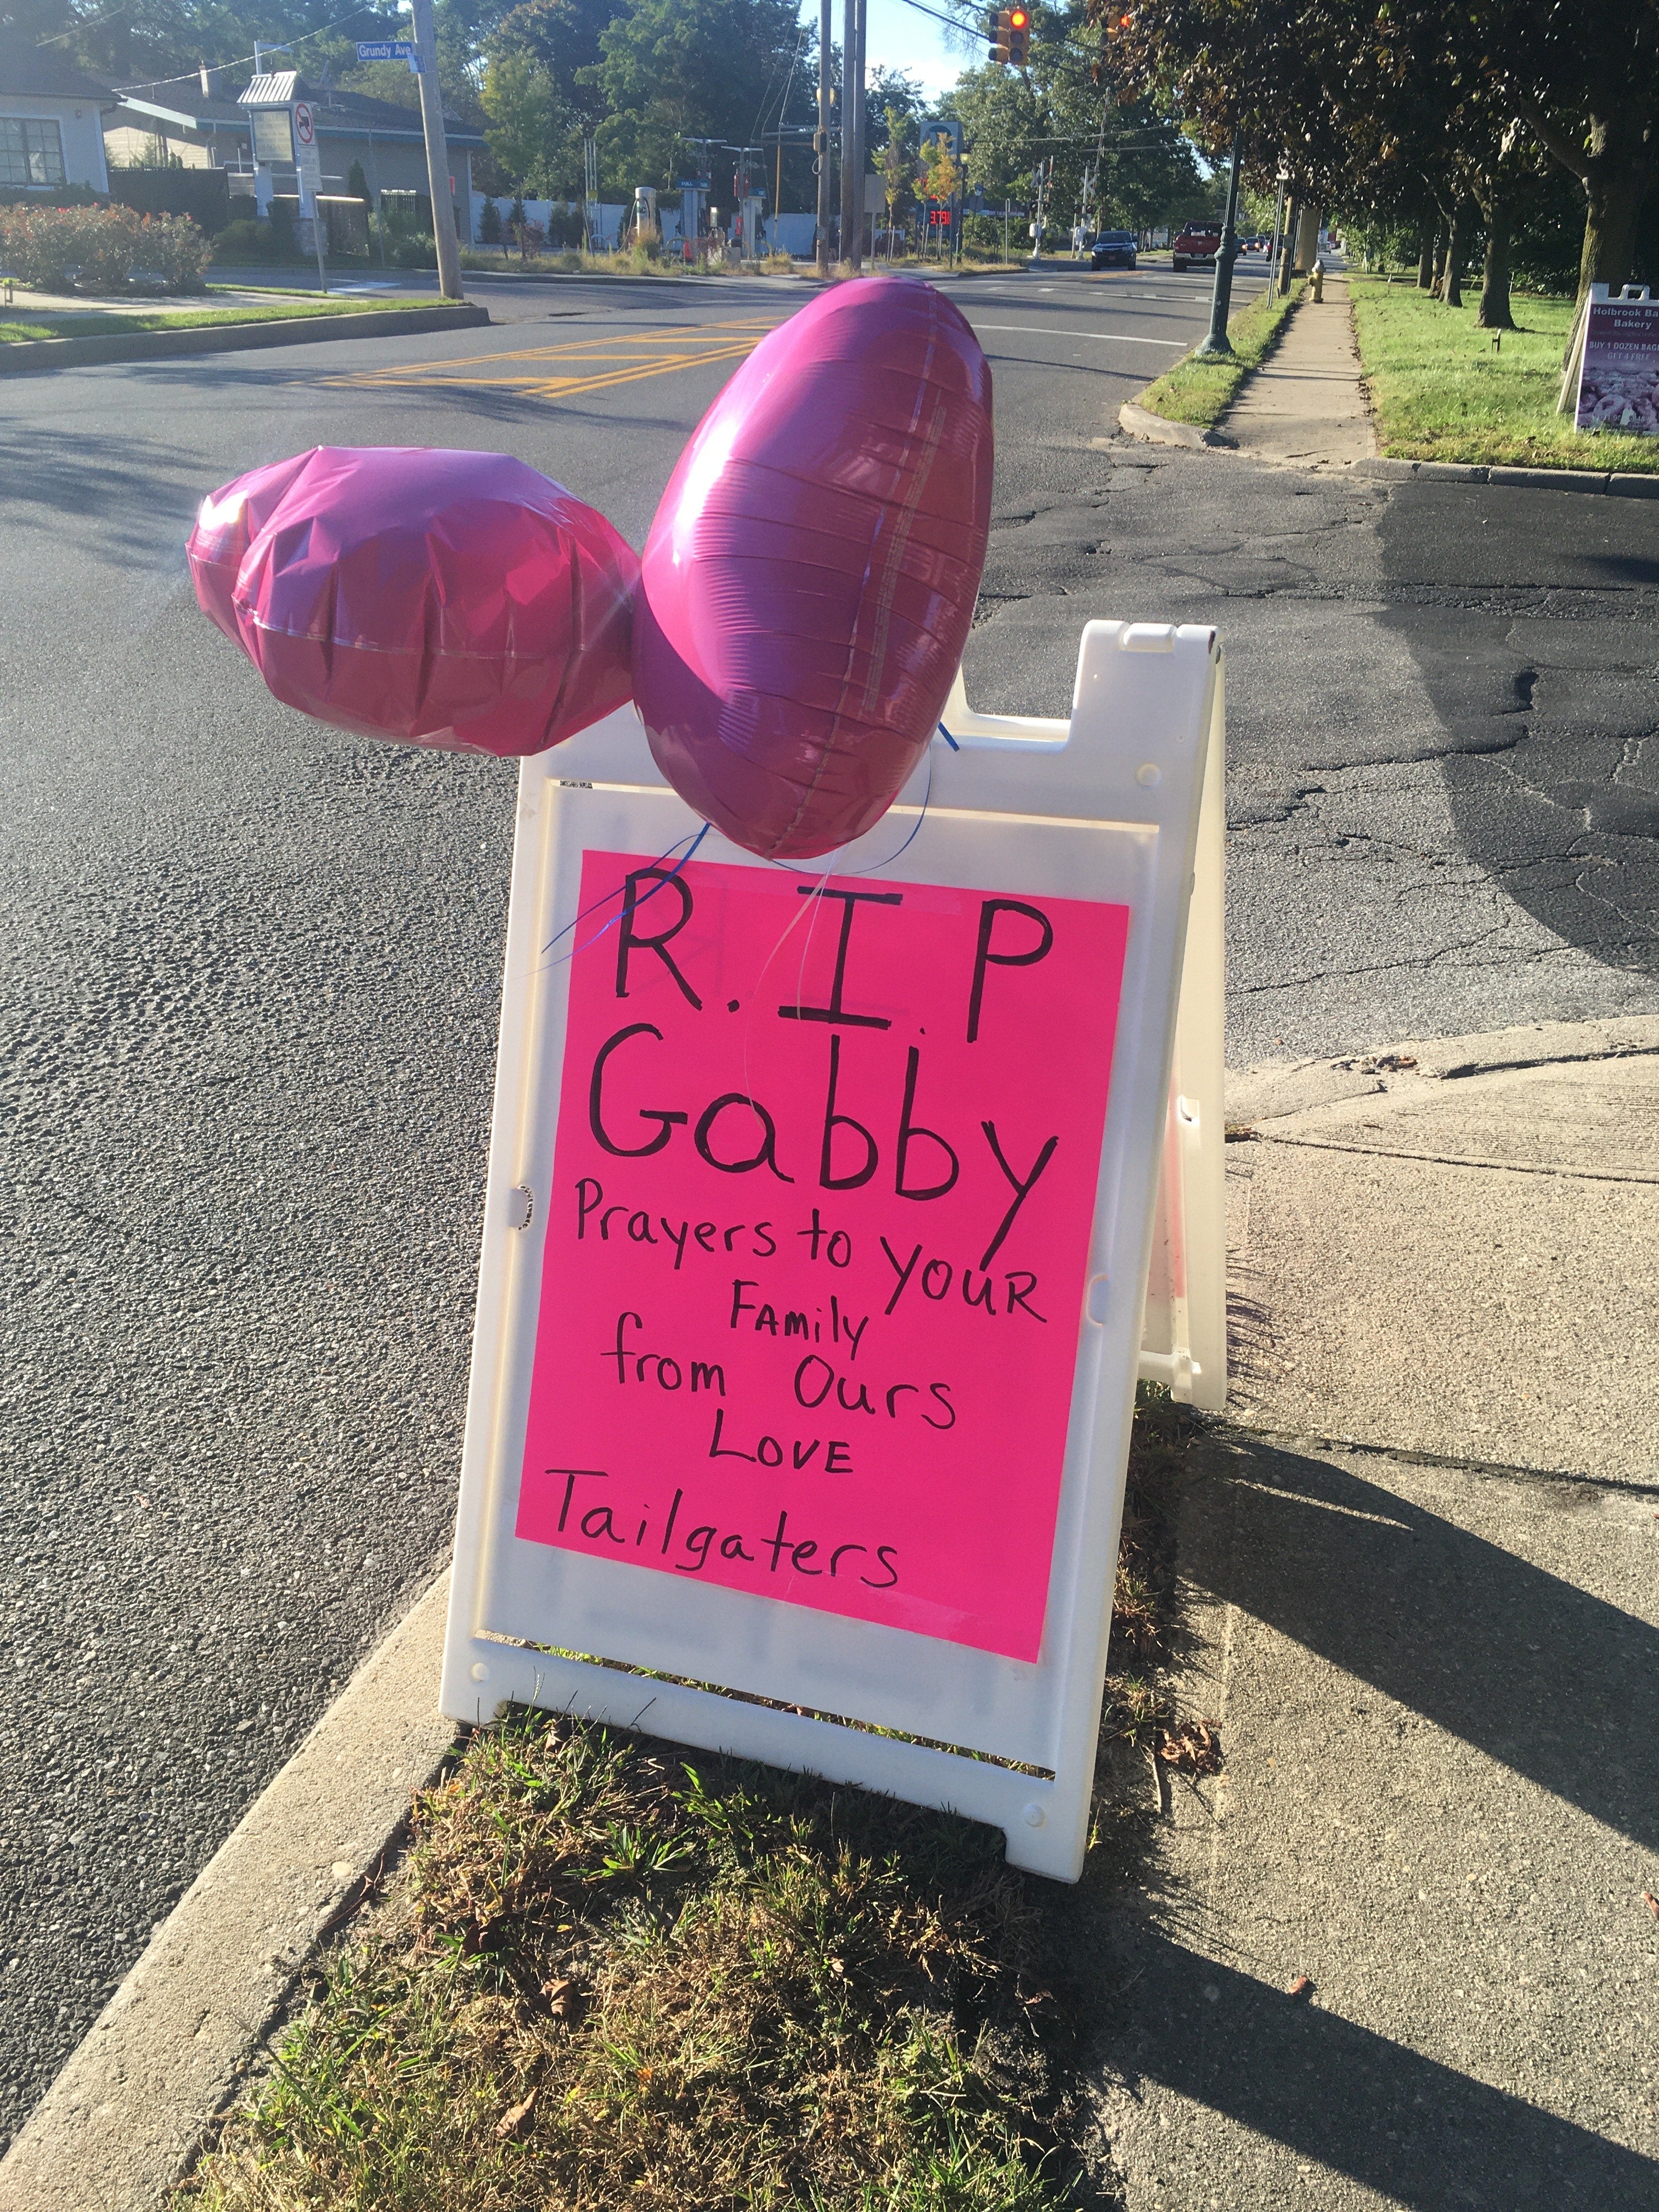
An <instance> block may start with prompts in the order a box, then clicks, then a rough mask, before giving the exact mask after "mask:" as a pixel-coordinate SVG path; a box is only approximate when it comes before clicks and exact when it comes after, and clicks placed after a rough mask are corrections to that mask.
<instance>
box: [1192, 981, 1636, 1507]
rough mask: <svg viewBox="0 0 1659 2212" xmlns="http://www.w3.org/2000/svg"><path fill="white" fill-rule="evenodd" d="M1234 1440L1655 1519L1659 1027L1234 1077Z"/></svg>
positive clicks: (1461, 1040) (1500, 1035) (1436, 1045)
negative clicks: (1534, 1485)
mask: <svg viewBox="0 0 1659 2212" xmlns="http://www.w3.org/2000/svg"><path fill="white" fill-rule="evenodd" d="M1227 1124H1228V1129H1227V1134H1228V1145H1227V1187H1228V1214H1229V1237H1228V1249H1229V1257H1228V1282H1229V1341H1230V1360H1229V1367H1230V1375H1229V1383H1230V1389H1229V1396H1228V1407H1227V1411H1228V1416H1229V1418H1230V1419H1231V1420H1232V1421H1233V1422H1234V1423H1235V1424H1236V1425H1237V1426H1239V1427H1240V1428H1243V1429H1260V1430H1264V1431H1273V1432H1274V1433H1275V1434H1279V1435H1282V1436H1286V1437H1304V1438H1324V1439H1326V1440H1328V1441H1334V1442H1342V1443H1347V1444H1353V1445H1360V1446H1364V1447H1365V1448H1367V1449H1373V1450H1386V1451H1389V1452H1391V1453H1394V1454H1395V1455H1407V1456H1408V1457H1413V1458H1423V1457H1429V1458H1433V1459H1435V1460H1436V1461H1444V1462H1447V1463H1448V1464H1452V1465H1471V1466H1472V1465H1474V1464H1476V1463H1479V1464H1481V1465H1484V1466H1487V1467H1503V1468H1510V1469H1516V1470H1524V1471H1526V1472H1527V1473H1528V1474H1533V1475H1536V1476H1545V1477H1551V1478H1554V1479H1565V1480H1569V1481H1577V1482H1589V1483H1590V1484H1593V1485H1595V1486H1597V1487H1598V1489H1600V1490H1602V1491H1606V1492H1609V1493H1611V1492H1614V1491H1620V1492H1628V1491H1632V1490H1634V1491H1639V1492H1651V1493H1652V1494H1654V1495H1656V1496H1659V1450H1656V1447H1655V1444H1654V1441H1653V1440H1654V1438H1655V1437H1656V1436H1659V1322H1656V1319H1655V1314H1656V1308H1655V1304H1654V1300H1653V1296H1652V1285H1653V1279H1654V1255H1655V1254H1656V1253H1659V1017H1656V1016H1652V1015H1639V1016H1637V1015H1632V1016H1625V1017H1615V1018H1612V1019H1610V1020H1601V1021H1593V1022H1551V1023H1540V1024H1533V1025H1529V1026H1528V1027H1526V1028H1516V1029H1511V1030H1496V1031H1492V1032H1488V1033H1486V1034H1477V1035H1475V1036H1464V1037H1446V1038H1436V1039H1430V1040H1427V1041H1425V1042H1423V1043H1420V1044H1417V1045H1412V1044H1401V1045H1396V1046H1395V1047H1393V1048H1391V1049H1389V1050H1388V1051H1382V1052H1376V1053H1368V1054H1353V1055H1352V1056H1351V1057H1345V1058H1342V1059H1339V1060H1323V1061H1298V1062H1286V1063H1283V1064H1281V1065H1279V1066H1267V1067H1259V1068H1255V1069H1249V1070H1241V1071H1239V1072H1238V1073H1237V1074H1236V1075H1235V1076H1234V1077H1233V1078H1232V1079H1231V1080H1230V1082H1229V1085H1228V1096H1227Z"/></svg>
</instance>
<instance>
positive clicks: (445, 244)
mask: <svg viewBox="0 0 1659 2212" xmlns="http://www.w3.org/2000/svg"><path fill="white" fill-rule="evenodd" d="M409 12H410V15H412V16H413V17H414V18H415V49H416V56H417V58H418V59H419V61H420V64H421V129H422V132H423V133H424V134H425V137H426V176H427V182H428V185H430V187H431V191H432V235H433V239H434V240H435V243H436V246H437V248H438V289H439V290H440V291H441V293H442V294H443V295H444V297H445V299H446V300H460V299H464V298H465V293H464V292H463V291H462V290H461V254H460V248H459V246H458V245H457V244H456V241H455V201H454V196H453V193H452V192H451V191H450V189H449V147H448V145H447V142H446V140H445V137H444V103H443V94H441V92H440V91H439V89H438V34H437V32H436V30H435V27H434V25H433V21H432V0H409Z"/></svg>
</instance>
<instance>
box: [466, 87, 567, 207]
mask: <svg viewBox="0 0 1659 2212" xmlns="http://www.w3.org/2000/svg"><path fill="white" fill-rule="evenodd" d="M483 106H484V113H485V114H486V115H487V116H488V117H489V123H488V125H486V127H485V131H484V137H485V139H486V141H487V142H488V144H489V150H490V152H491V153H492V154H493V155H495V159H496V161H499V162H500V164H501V170H502V173H503V174H505V175H506V176H507V177H509V178H511V179H512V180H513V184H514V185H517V186H518V187H519V188H520V191H522V190H523V188H524V187H525V186H526V185H529V186H530V187H531V190H532V192H533V193H534V194H535V195H536V196H537V197H543V196H549V197H550V195H551V193H552V191H553V190H554V185H553V177H552V173H553V171H554V170H555V168H556V167H557V165H558V153H559V137H560V133H559V102H558V94H557V92H556V89H555V88H554V84H553V80H552V78H551V77H550V76H549V75H548V73H547V71H546V70H544V68H542V67H541V65H540V64H539V63H537V62H533V61H532V60H530V59H529V58H528V57H527V56H526V55H525V54H522V53H504V54H498V55H497V56H496V57H495V59H494V60H493V61H491V62H490V64H489V67H488V68H487V69H486V70H485V71H484V86H483Z"/></svg>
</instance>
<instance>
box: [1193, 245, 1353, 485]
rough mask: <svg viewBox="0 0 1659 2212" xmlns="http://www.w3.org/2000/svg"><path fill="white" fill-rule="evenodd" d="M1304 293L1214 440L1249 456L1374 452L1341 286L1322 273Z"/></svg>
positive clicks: (1324, 457) (1315, 460) (1349, 460)
mask: <svg viewBox="0 0 1659 2212" xmlns="http://www.w3.org/2000/svg"><path fill="white" fill-rule="evenodd" d="M1324 291H1325V296H1324V298H1323V299H1322V300H1321V301H1316V300H1314V298H1313V297H1312V295H1309V296H1307V297H1306V298H1304V300H1303V301H1302V303H1301V304H1300V306H1299V307H1297V308H1296V310H1295V311H1294V313H1292V314H1291V317H1290V319H1289V320H1288V321H1287V323H1286V324H1285V330H1284V335H1283V336H1282V337H1280V339H1279V343H1278V345H1277V346H1275V348H1274V349H1273V352H1272V353H1271V354H1270V355H1269V356H1268V357H1267V361H1266V362H1264V363H1263V364H1262V366H1261V368H1259V369H1258V370H1257V371H1256V372H1255V375H1254V376H1250V377H1247V378H1246V379H1245V381H1244V384H1243V387H1242V388H1241V390H1240V392H1239V394H1238V397H1237V399H1235V400H1234V402H1233V404H1232V405H1231V407H1230V408H1229V409H1228V410H1227V412H1226V413H1225V415H1224V416H1222V418H1221V420H1220V422H1218V424H1217V425H1216V441H1217V442H1218V444H1221V445H1226V446H1235V447H1237V449H1238V450H1239V452H1240V453H1246V454H1248V455H1249V457H1250V459H1252V460H1257V461H1280V462H1292V463H1295V464H1296V465H1298V466H1301V467H1307V466H1310V465H1324V466H1328V467H1333V468H1347V467H1351V466H1352V464H1353V463H1354V462H1355V461H1362V460H1370V459H1371V458H1372V457H1373V456H1374V455H1375V453H1376V438H1375V436H1374V435H1373V434H1372V430H1371V417H1370V408H1369V407H1368V406H1367V405H1366V404H1365V394H1364V387H1363V386H1362V385H1361V382H1360V373H1359V355H1358V349H1357V348H1356V347H1355V345H1354V341H1353V317H1352V311H1351V309H1350V307H1349V304H1348V287H1347V284H1346V282H1345V280H1344V279H1343V278H1341V277H1340V276H1329V275H1328V276H1326V278H1325V284H1324Z"/></svg>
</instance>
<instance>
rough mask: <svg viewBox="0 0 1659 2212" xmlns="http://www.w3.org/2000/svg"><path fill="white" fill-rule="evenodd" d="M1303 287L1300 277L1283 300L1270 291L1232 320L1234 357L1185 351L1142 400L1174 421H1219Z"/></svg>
mask: <svg viewBox="0 0 1659 2212" xmlns="http://www.w3.org/2000/svg"><path fill="white" fill-rule="evenodd" d="M1302 292H1303V287H1302V285H1301V284H1300V283H1297V284H1293V285H1292V286H1291V289H1290V293H1289V295H1288V296H1287V297H1285V299H1282V300H1280V299H1276V298H1274V297H1273V295H1271V294H1269V293H1265V292H1264V293H1263V294H1262V295H1261V298H1260V299H1259V300H1256V301H1254V302H1253V303H1252V304H1251V305H1250V306H1249V307H1243V308H1241V309H1240V310H1239V312H1238V313H1237V314H1236V315H1235V316H1234V317H1233V318H1232V319H1231V322H1229V324H1228V325H1227V337H1228V342H1229V343H1231V347H1232V349H1233V357H1232V359H1231V361H1230V360H1228V358H1227V356H1225V354H1224V355H1222V356H1220V357H1219V358H1217V357H1216V356H1214V355H1202V356H1200V355H1199V354H1195V353H1189V354H1187V355H1184V356H1182V359H1181V360H1180V361H1178V362H1176V365H1175V367H1174V368H1170V369H1166V370H1165V371H1164V374H1163V375H1162V376H1160V377H1159V378H1158V380H1157V381H1156V382H1155V383H1152V384H1149V385H1148V386H1146V390H1145V391H1144V392H1138V393H1137V394H1136V395H1135V402H1136V404H1137V405H1138V406H1140V407H1145V408H1147V409H1149V410H1150V411H1151V412H1152V414H1154V415H1161V416H1163V417H1164V420H1165V422H1198V423H1201V424H1203V426H1204V427H1205V428H1208V427H1209V426H1210V425H1211V424H1212V422H1219V421H1220V419H1221V417H1222V416H1223V415H1225V413H1226V411H1227V410H1228V408H1229V407H1230V406H1231V404H1232V402H1233V395H1234V394H1235V393H1236V392H1237V390H1238V387H1239V386H1240V385H1241V384H1243V381H1244V380H1245V378H1246V377H1247V376H1248V375H1249V373H1250V371H1251V370H1252V369H1253V368H1259V367H1260V366H1261V362H1262V361H1263V360H1264V359H1265V357H1266V356H1267V352H1268V350H1269V349H1270V348H1271V347H1272V345H1273V341H1274V339H1275V338H1277V337H1278V336H1279V331H1280V330H1281V328H1282V327H1283V325H1284V322H1285V316H1286V315H1288V314H1289V313H1290V312H1291V308H1292V307H1294V306H1295V305H1296V303H1297V301H1298V300H1299V299H1300V298H1301V297H1302Z"/></svg>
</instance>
